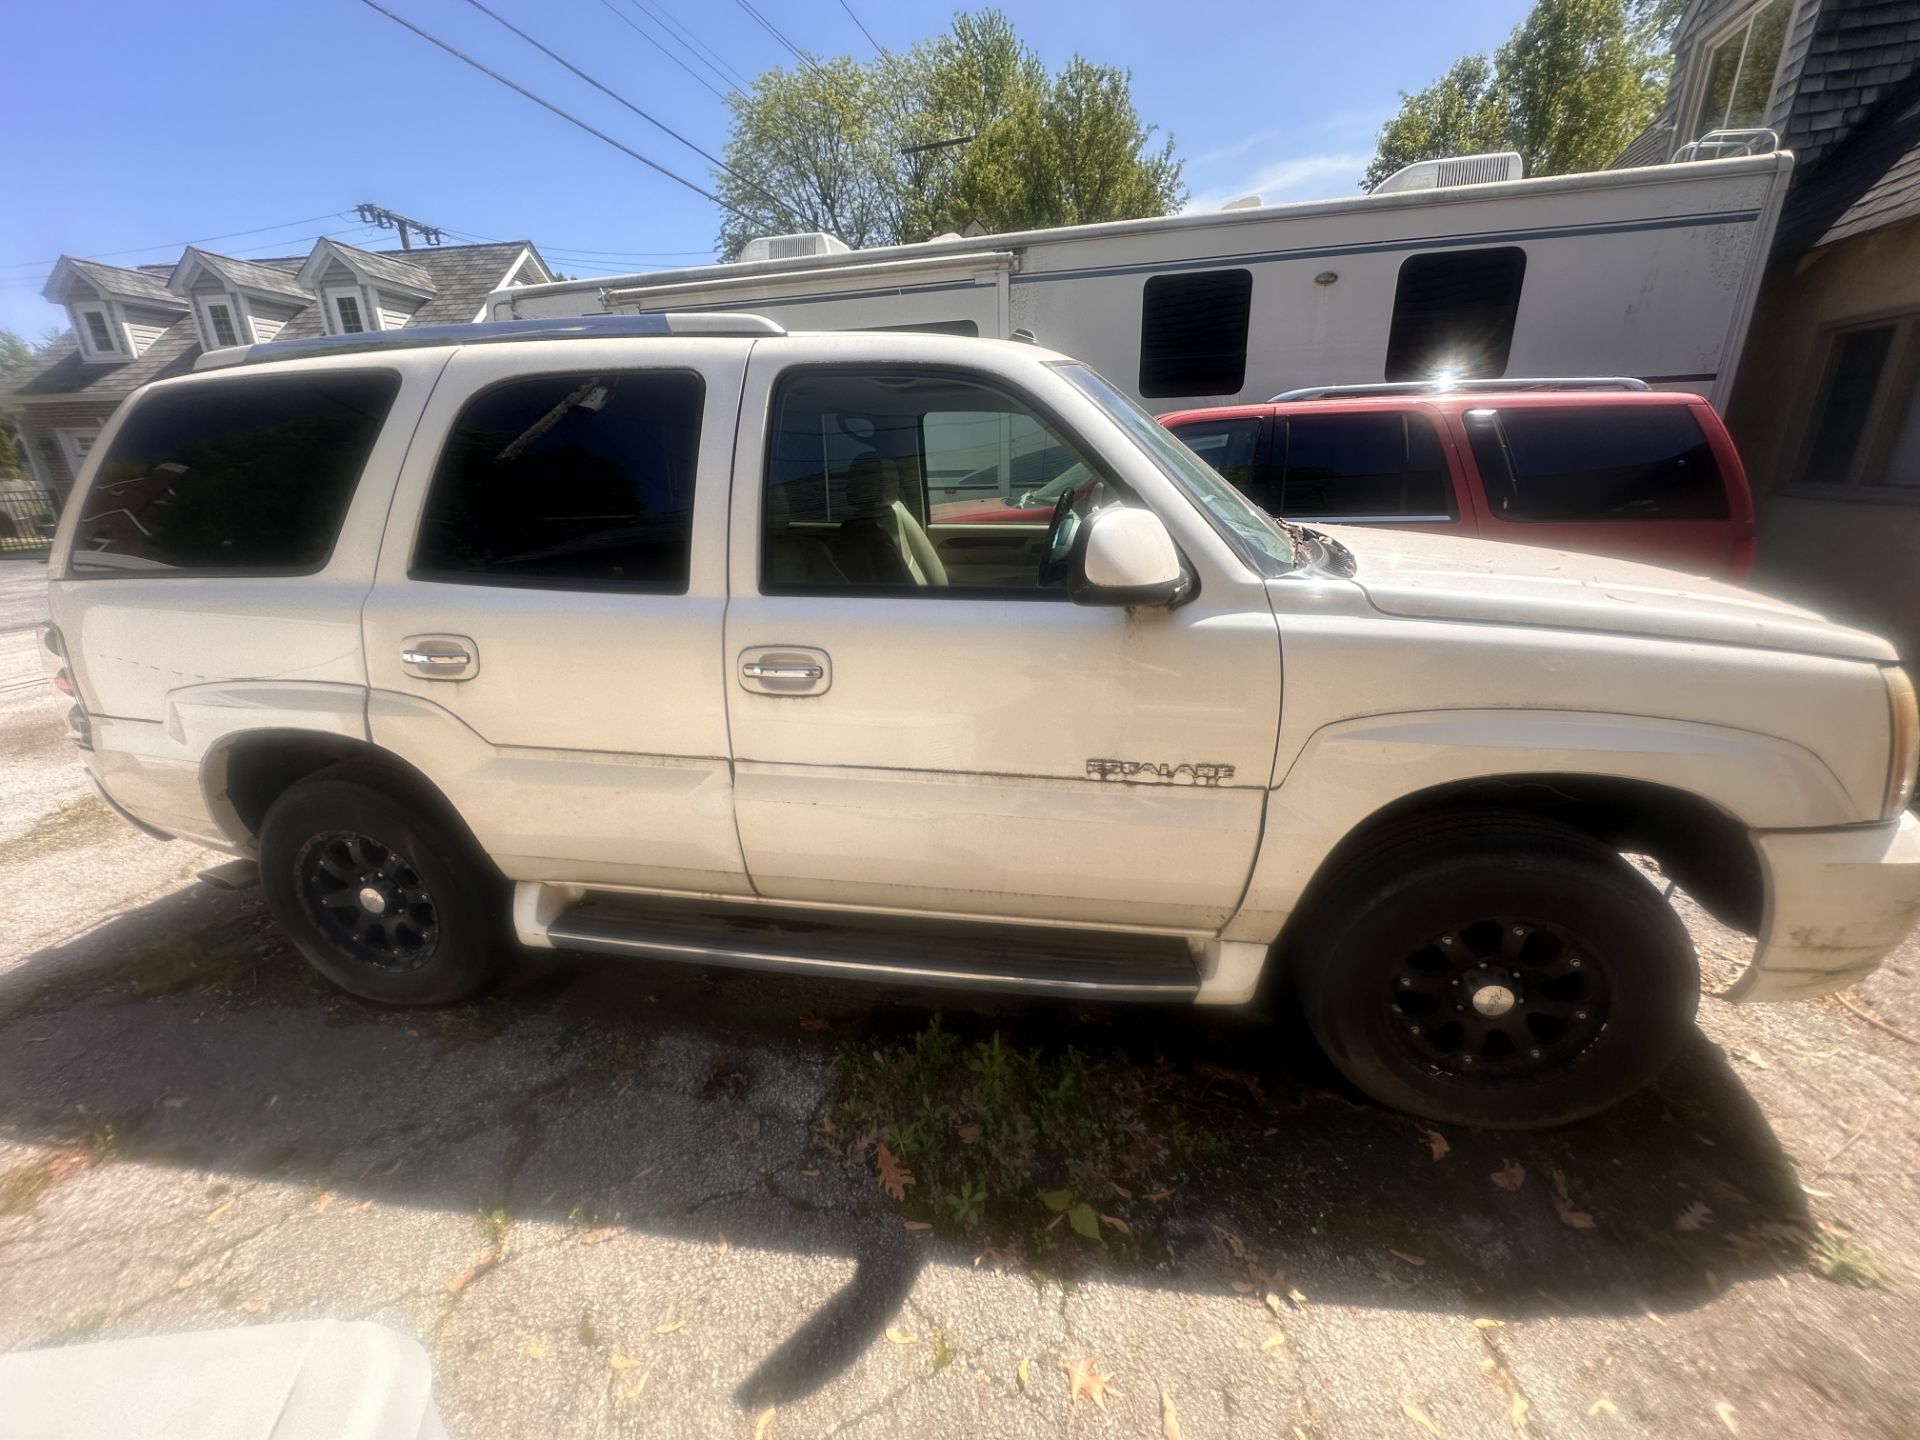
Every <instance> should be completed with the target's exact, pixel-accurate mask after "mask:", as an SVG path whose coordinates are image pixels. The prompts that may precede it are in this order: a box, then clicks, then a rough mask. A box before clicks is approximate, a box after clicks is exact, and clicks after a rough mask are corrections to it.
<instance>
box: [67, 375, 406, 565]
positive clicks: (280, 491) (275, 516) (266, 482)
mask: <svg viewBox="0 0 1920 1440" xmlns="http://www.w3.org/2000/svg"><path fill="white" fill-rule="evenodd" d="M399 389H400V380H399V377H398V376H395V375H387V374H363V373H345V372H341V371H331V372H327V373H316V374H309V375H299V376H271V377H267V376H255V377H249V378H246V379H238V378H236V379H230V380H229V379H221V380H209V381H205V382H201V383H197V384H194V385H187V386H182V387H180V388H179V389H177V390H163V391H161V392H159V393H158V394H155V395H151V396H149V397H147V398H146V399H145V400H143V401H142V402H141V403H140V405H139V407H138V408H137V409H136V410H135V411H134V412H133V414H132V415H130V416H129V417H128V418H127V422H126V424H124V425H122V426H121V427H120V433H119V434H118V435H117V436H115V437H114V442H113V449H112V450H111V451H110V452H109V453H108V454H107V456H106V458H105V459H104V460H102V461H101V464H100V469H99V473H98V474H97V475H96V476H95V478H94V482H93V488H92V489H91V490H89V491H88V492H87V498H86V508H85V509H84V510H83V511H82V513H81V516H80V522H79V528H78V529H77V530H76V532H75V535H74V542H73V554H72V557H71V559H70V561H69V565H70V567H71V568H72V570H73V572H74V573H75V574H80V575H115V574H151V573H159V572H165V571H183V570H184V571H199V572H206V571H216V572H231V573H234V574H247V575H298V574H306V573H310V572H312V571H315V570H318V569H319V568H320V567H321V566H323V565H325V564H326V563H327V557H328V556H329V555H330V554H332V553H333V543H334V540H335V539H336V538H337V537H338V535H339V533H340V522H341V521H342V520H343V519H345V518H346V513H347V505H348V503H349V502H350V501H351V500H352V499H353V490H354V486H355V485H356V484H357V483H358V482H359V479H360V472H361V470H362V469H363V468H365V466H366V463H367V455H368V453H369V452H370V451H371V450H372V449H373V442H374V441H375V439H377V438H378V437H379V434H380V427H381V425H382V424H383V423H385V421H386V418H387V411H388V410H389V409H390V408H391V407H392V405H393V397H394V395H395V394H396V393H397V392H398V391H399Z"/></svg>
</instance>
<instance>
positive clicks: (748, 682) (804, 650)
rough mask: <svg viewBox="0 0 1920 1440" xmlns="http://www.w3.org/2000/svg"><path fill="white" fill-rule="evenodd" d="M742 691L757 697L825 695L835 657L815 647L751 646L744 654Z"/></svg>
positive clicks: (741, 657)
mask: <svg viewBox="0 0 1920 1440" xmlns="http://www.w3.org/2000/svg"><path fill="white" fill-rule="evenodd" d="M739 659H740V688H741V689H742V690H748V691H751V692H752V693H754V694H755V695H780V696H786V697H789V698H791V697H796V696H802V695H824V694H826V693H827V691H829V690H830V689H832V688H833V657H832V656H830V655H828V654H827V652H826V651H824V650H821V649H818V648H816V647H814V646H812V645H749V646H748V647H747V648H746V649H744V650H742V651H741V652H740V656H739Z"/></svg>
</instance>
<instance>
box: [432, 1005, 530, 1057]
mask: <svg viewBox="0 0 1920 1440" xmlns="http://www.w3.org/2000/svg"><path fill="white" fill-rule="evenodd" d="M515 1014H516V1008H515V1006H514V1004H513V1002H512V1001H511V1000H509V999H507V998H506V997H505V996H500V995H489V996H487V997H486V998H484V999H480V1000H472V1001H469V1002H468V1003H466V1004H465V1005H456V1006H453V1007H452V1008H451V1009H447V1010H436V1011H434V1012H433V1023H434V1028H435V1029H436V1030H437V1031H439V1034H440V1038H441V1039H442V1040H443V1041H445V1042H446V1043H447V1044H448V1045H449V1046H454V1045H482V1044H485V1043H486V1042H487V1041H489V1040H497V1039H499V1038H500V1036H502V1035H504V1034H506V1032H507V1028H508V1027H509V1026H510V1025H512V1024H513V1021H514V1016H515Z"/></svg>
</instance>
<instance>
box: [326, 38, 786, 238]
mask: <svg viewBox="0 0 1920 1440" xmlns="http://www.w3.org/2000/svg"><path fill="white" fill-rule="evenodd" d="M360 3H361V4H362V5H365V6H366V7H367V8H368V9H369V10H377V11H379V12H380V13H381V14H382V15H384V16H386V17H387V18H388V19H389V20H391V21H393V22H394V23H395V24H396V25H403V26H405V27H406V28H407V29H409V30H411V31H412V32H413V33H414V34H416V35H418V36H419V37H420V38H421V39H422V40H425V41H427V42H428V43H429V44H432V45H435V46H437V47H439V48H440V49H442V50H444V51H446V52H447V53H448V54H449V55H451V56H453V58H454V59H456V60H460V61H463V62H464V63H466V64H468V65H471V66H472V67H473V68H474V69H476V70H478V71H479V72H480V73H481V74H482V75H485V76H486V77H487V78H488V79H489V80H496V81H498V82H499V83H500V84H502V85H504V86H506V87H507V88H508V89H509V90H511V91H513V92H514V93H515V94H517V95H520V96H522V97H524V98H525V99H528V100H531V101H533V103H534V104H536V105H538V106H539V107H540V108H541V109H542V110H547V111H550V112H551V113H553V114H555V115H558V116H559V117H560V118H561V119H562V120H564V121H566V122H567V123H568V124H569V125H573V126H576V127H577V128H579V129H581V130H584V131H586V132H587V134H589V135H591V136H593V138H594V139H596V140H600V141H604V142H605V143H606V144H608V145H611V146H613V148H614V149H616V150H618V151H619V152H620V153H621V154H623V155H625V156H627V157H628V158H629V159H633V160H638V161H639V162H640V163H641V164H642V165H644V166H646V167H647V168H648V169H649V170H655V171H658V172H659V173H660V174H662V175H664V176H666V177H667V179H669V180H671V181H673V183H674V184H676V185H681V186H684V187H685V188H687V189H688V190H691V191H692V192H693V193H694V194H696V195H698V196H699V197H700V198H701V199H702V200H711V201H712V202H713V203H714V204H716V205H719V206H721V207H722V208H723V209H727V210H732V211H733V213H734V214H735V215H738V216H739V217H740V218H741V219H742V220H745V221H747V222H748V223H750V224H751V223H752V222H753V217H752V216H751V215H746V214H742V213H741V212H740V211H738V210H734V208H733V206H731V205H728V204H727V202H726V201H724V200H722V199H721V198H720V197H719V196H718V195H715V194H714V193H713V192H711V191H709V190H702V189H701V188H700V187H699V186H698V185H696V184H694V183H693V181H691V180H689V179H687V178H686V176H684V175H677V174H675V173H674V172H673V171H671V170H669V169H668V168H667V167H666V166H664V165H662V164H661V163H660V162H659V161H657V160H649V159H648V158H647V157H646V156H644V155H642V154H641V153H640V152H639V151H638V150H635V149H634V148H633V147H632V146H631V145H625V144H622V143H621V142H620V141H618V140H616V139H614V138H613V137H612V136H611V135H609V134H607V133H606V131H604V130H596V129H594V128H593V126H591V125H589V124H588V123H587V122H586V121H584V120H582V119H580V118H579V117H578V116H577V115H570V114H568V113H567V112H566V111H565V110H562V109H561V108H560V107H559V106H558V105H555V104H554V103H553V102H552V101H551V100H542V99H541V98H540V97H539V96H538V95H536V94H534V93H533V92H532V91H531V90H529V89H527V87H526V86H524V85H522V84H520V83H518V82H517V81H514V80H509V79H508V78H507V77H506V76H504V75H502V74H501V73H500V72H499V71H498V70H494V69H491V68H490V67H488V66H486V65H483V64H481V63H480V62H479V61H478V60H476V59H474V58H473V57H472V56H471V55H469V54H467V53H466V52H465V51H464V50H459V49H456V48H455V47H453V46H452V45H449V44H448V43H447V42H446V41H445V40H442V39H441V38H440V37H439V36H438V35H434V34H430V33H429V32H427V31H425V30H422V29H421V28H420V27H419V26H418V25H416V24H414V23H413V22H412V21H411V20H408V19H406V18H404V17H402V16H399V15H396V14H394V13H393V11H391V10H389V9H387V7H386V6H384V5H382V4H380V3H379V0H360Z"/></svg>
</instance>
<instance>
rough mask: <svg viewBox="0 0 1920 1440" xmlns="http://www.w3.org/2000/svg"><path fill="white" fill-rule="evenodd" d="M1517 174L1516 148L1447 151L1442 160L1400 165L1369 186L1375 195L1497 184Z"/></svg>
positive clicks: (1518, 173) (1518, 157)
mask: <svg viewBox="0 0 1920 1440" xmlns="http://www.w3.org/2000/svg"><path fill="white" fill-rule="evenodd" d="M1519 178H1520V155H1519V152H1518V151H1514V150H1501V151H1498V152H1496V153H1494V154H1491V155H1449V156H1447V157H1446V158H1445V159H1443V160H1416V161H1414V162H1413V164H1411V165H1404V166H1402V167H1401V168H1400V169H1398V170H1396V171H1394V172H1393V174H1391V175H1389V176H1387V178H1386V179H1384V180H1382V181H1381V182H1380V183H1379V184H1378V185H1376V186H1374V187H1373V193H1374V194H1376V195H1386V194H1390V193H1392V192H1394V191H1396V190H1446V189H1449V188H1451V187H1452V186H1455V185H1497V184H1498V183H1499V182H1500V181H1502V180H1518V179H1519Z"/></svg>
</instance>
